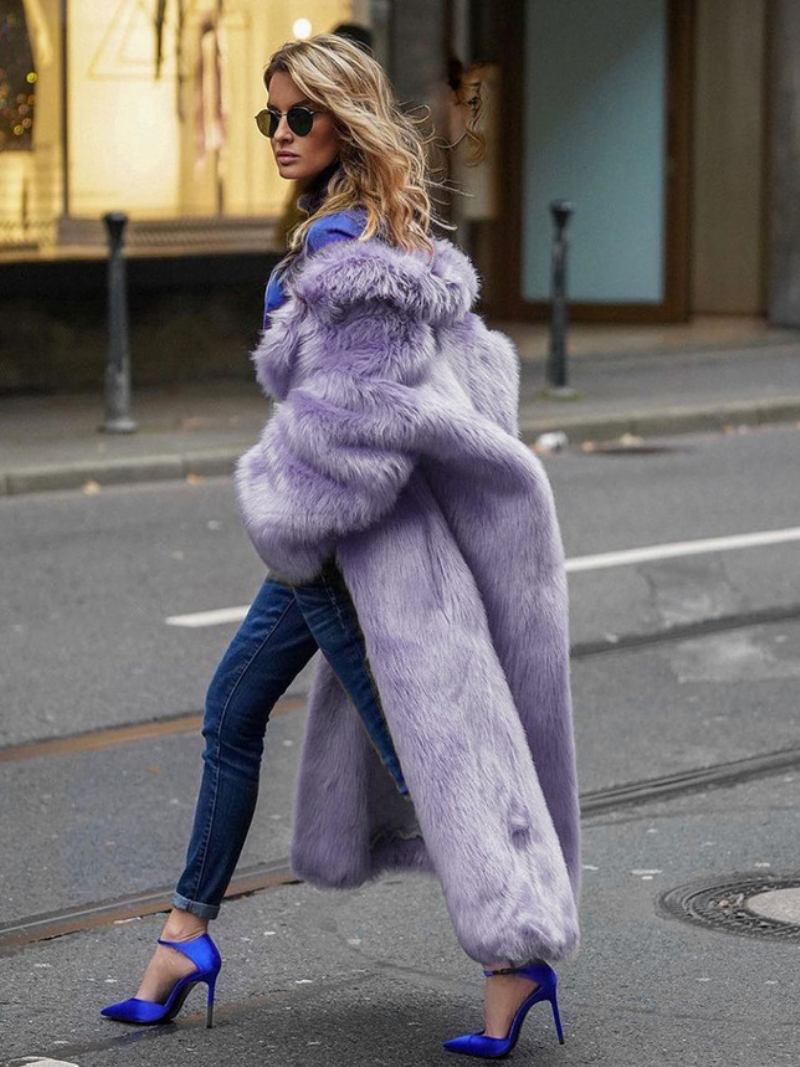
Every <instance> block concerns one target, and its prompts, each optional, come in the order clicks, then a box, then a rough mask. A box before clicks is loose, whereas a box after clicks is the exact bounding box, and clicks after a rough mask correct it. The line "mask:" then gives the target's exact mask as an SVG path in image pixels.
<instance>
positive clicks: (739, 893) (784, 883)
mask: <svg viewBox="0 0 800 1067" xmlns="http://www.w3.org/2000/svg"><path fill="white" fill-rule="evenodd" d="M799 889H800V872H795V873H789V874H782V875H778V874H764V873H757V872H756V873H752V874H735V875H733V876H732V877H731V878H730V879H728V880H725V881H721V880H720V878H719V876H717V877H716V878H704V879H702V880H700V881H697V882H691V883H689V884H688V885H682V886H677V887H676V888H675V889H670V890H668V891H667V892H666V893H664V894H662V896H661V897H660V898H659V905H660V907H661V910H662V912H663V913H665V914H667V915H670V916H672V917H673V918H675V919H683V920H684V921H687V922H692V923H699V924H700V925H701V926H710V927H713V929H715V930H722V931H723V932H725V933H729V934H742V935H744V936H745V937H766V938H769V939H770V940H777V941H800V893H799V892H798V890H799Z"/></svg>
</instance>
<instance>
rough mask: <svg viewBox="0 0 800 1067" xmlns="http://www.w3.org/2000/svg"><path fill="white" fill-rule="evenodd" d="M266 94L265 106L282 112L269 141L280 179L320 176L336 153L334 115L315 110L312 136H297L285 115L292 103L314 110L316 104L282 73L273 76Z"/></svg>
mask: <svg viewBox="0 0 800 1067" xmlns="http://www.w3.org/2000/svg"><path fill="white" fill-rule="evenodd" d="M268 91H269V98H268V100H267V107H269V108H271V109H273V110H275V111H280V112H283V114H282V115H281V120H280V123H279V125H278V128H277V130H276V131H275V136H274V137H273V138H272V154H273V155H274V156H275V161H276V162H277V164H278V172H279V173H280V176H281V177H282V178H292V179H294V178H311V177H313V176H314V175H315V174H319V172H320V171H321V170H324V169H325V167H327V166H328V165H329V164H330V163H333V161H334V159H336V157H337V155H338V154H339V135H338V133H337V132H336V128H335V125H334V120H333V116H332V115H330V114H329V113H328V112H327V111H318V112H317V113H316V114H315V115H314V124H313V126H312V127H311V133H308V134H306V135H305V136H304V137H300V136H298V135H297V134H296V133H292V131H291V130H290V129H289V123H288V122H287V121H286V112H287V111H288V110H289V108H290V107H293V106H294V105H295V104H307V105H308V106H309V107H311V108H315V109H316V108H317V106H318V105H317V104H314V103H312V101H310V100H308V99H307V97H305V96H304V95H303V93H302V92H301V91H300V90H299V89H298V88H297V86H296V85H295V83H294V82H293V81H292V79H291V78H290V77H289V75H288V74H286V73H285V72H283V71H278V72H277V73H275V74H273V75H272V77H271V78H270V81H269V90H268Z"/></svg>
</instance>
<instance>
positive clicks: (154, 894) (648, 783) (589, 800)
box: [0, 745, 800, 957]
mask: <svg viewBox="0 0 800 1067" xmlns="http://www.w3.org/2000/svg"><path fill="white" fill-rule="evenodd" d="M798 767H800V745H796V746H793V747H791V748H785V749H779V750H777V751H774V752H765V753H760V754H758V755H755V756H748V757H745V758H743V759H737V760H728V761H726V762H721V763H716V764H711V765H710V766H707V767H696V768H692V769H690V770H686V771H679V772H675V773H673V774H667V775H661V776H659V777H657V778H644V779H641V780H639V781H636V782H626V783H623V784H621V785H613V786H609V787H607V788H605V789H597V790H592V791H590V792H585V793H582V794H581V796H580V810H581V818H583V819H586V818H589V817H591V816H593V815H599V814H605V813H608V812H609V811H614V810H618V809H621V808H626V807H629V806H632V805H639V804H645V803H649V802H651V801H653V800H671V799H675V798H676V797H678V796H684V795H686V794H689V793H694V792H698V791H702V790H706V789H709V788H720V787H730V786H733V785H738V784H739V783H741V782H744V781H747V780H749V779H752V778H762V777H767V776H769V775H772V774H779V773H781V772H782V771H785V770H789V769H794V768H798ZM301 883H302V879H300V878H298V877H297V876H296V875H295V874H294V872H293V871H292V869H291V867H290V865H289V861H288V859H279V860H273V861H271V862H266V863H258V864H254V865H253V866H251V867H248V868H246V869H245V870H243V871H241V872H239V873H238V874H236V875H234V877H233V879H232V880H231V883H230V885H229V886H228V891H227V892H226V894H225V899H226V900H232V899H235V898H237V897H241V896H246V895H247V894H248V893H255V892H259V891H263V890H268V889H275V888H278V887H280V886H284V885H292V884H301ZM172 889H173V887H172V886H163V887H159V888H155V889H150V890H145V891H143V892H139V893H136V894H133V895H131V896H126V897H122V898H116V899H114V900H108V901H100V902H96V903H88V904H81V905H77V906H76V907H73V908H65V909H62V910H61V911H54V912H47V913H44V914H39V915H30V916H27V917H25V918H22V919H18V920H15V921H13V922H11V923H5V924H0V957H2V956H8V955H13V954H15V953H16V952H17V951H19V950H20V949H21V948H23V947H24V946H26V945H29V944H32V943H34V942H36V941H45V940H48V939H50V938H53V937H63V936H64V935H65V934H72V933H78V932H79V931H83V930H91V929H95V928H97V927H101V926H108V925H111V924H113V923H119V922H126V921H129V920H131V919H136V918H140V917H142V916H144V915H154V914H156V913H157V912H161V911H167V910H168V909H169V906H170V905H169V896H170V894H171V892H172Z"/></svg>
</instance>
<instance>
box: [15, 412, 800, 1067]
mask: <svg viewBox="0 0 800 1067" xmlns="http://www.w3.org/2000/svg"><path fill="white" fill-rule="evenodd" d="M659 443H662V444H664V446H665V448H664V450H663V451H657V452H653V453H650V454H636V453H632V454H625V455H620V454H616V455H613V454H600V453H586V452H582V451H580V450H579V449H574V450H573V449H570V450H568V451H566V452H564V453H561V454H557V455H552V456H548V457H546V458H545V460H544V462H545V465H546V467H547V470H548V472H549V474H550V477H551V480H552V484H553V488H554V492H555V496H556V503H557V506H558V511H559V516H560V520H561V527H562V533H563V537H564V542H565V548H566V553H567V557H568V566H569V567H570V577H569V582H570V620H571V638H572V646H573V661H572V664H573V665H572V672H573V673H572V678H573V698H574V706H575V723H576V734H577V744H578V756H579V778H580V784H581V791H582V794H583V795H584V796H586V797H587V798H588V797H590V796H596V795H599V794H602V793H604V791H605V794H606V800H607V801H608V805H607V807H606V808H605V809H604V810H603V811H602V812H601V811H599V810H594V809H592V808H591V805H588V804H587V809H586V815H585V820H584V827H585V830H584V835H585V836H584V863H585V865H586V867H585V872H584V878H585V881H584V885H585V889H584V896H583V901H582V916H583V926H584V932H583V942H582V948H581V950H580V952H579V954H578V955H577V956H576V957H575V959H574V960H573V961H570V962H569V963H567V964H565V965H563V969H561V970H560V973H561V974H562V986H561V989H562V994H561V1009H562V1017H563V1018H564V1023H565V1028H566V1031H567V1043H566V1044H565V1045H564V1046H559V1045H558V1044H557V1043H556V1041H555V1036H554V1032H553V1031H552V1020H551V1019H549V1018H548V1017H547V1016H546V1014H545V1009H544V1007H542V1008H539V1007H537V1008H534V1010H533V1012H532V1013H531V1016H530V1017H529V1020H528V1022H527V1023H526V1026H525V1028H524V1030H523V1036H522V1038H521V1040H520V1044H519V1045H518V1047H517V1051H516V1052H515V1056H516V1057H517V1059H518V1060H523V1061H524V1060H525V1059H526V1058H527V1057H528V1055H529V1054H531V1053H535V1054H536V1062H537V1063H539V1064H603V1065H605V1064H608V1065H609V1067H610V1065H614V1067H623V1065H627V1064H631V1065H633V1064H636V1067H640V1065H646V1064H654V1065H655V1064H658V1065H662V1064H670V1065H671V1064H673V1063H674V1064H678V1063H680V1064H694V1063H697V1064H701V1063H702V1064H704V1065H714V1064H717V1063H719V1064H733V1065H742V1067H771V1065H773V1064H782V1063H787V1064H789V1063H796V1062H797V1053H796V1049H797V1048H798V1047H800V1033H798V1030H800V1025H799V1024H798V1021H797V1013H796V1004H797V999H798V992H800V990H799V989H798V985H800V983H799V982H798V968H797V953H796V949H797V941H796V940H795V941H794V943H793V942H792V941H791V940H790V939H786V940H784V941H778V940H775V939H773V940H772V941H769V942H768V941H767V940H765V939H764V938H760V939H759V938H746V937H741V936H739V937H734V936H731V935H729V934H725V933H720V932H717V931H716V930H713V929H709V930H706V929H698V928H697V927H696V926H693V925H690V924H689V923H685V922H680V921H677V920H675V919H674V918H670V917H668V916H666V915H664V914H663V912H662V910H661V908H660V905H659V897H660V894H662V893H663V892H664V891H666V890H667V889H670V888H674V887H676V886H680V885H682V884H685V883H689V882H691V881H693V880H695V879H699V878H704V877H712V876H719V878H720V879H721V880H723V881H724V879H725V878H728V877H732V876H733V874H734V873H736V872H738V873H741V872H743V871H751V872H752V871H764V872H791V871H794V870H795V868H800V861H799V860H798V856H797V833H796V816H795V812H796V805H797V801H798V793H800V755H799V756H798V759H797V761H796V762H797V772H796V773H794V772H793V769H792V768H791V767H790V768H789V769H786V768H784V770H783V771H780V772H776V771H775V770H774V768H773V769H772V770H771V771H769V773H767V772H764V773H758V774H751V775H750V776H746V775H740V776H739V778H738V779H737V777H736V775H735V774H729V776H728V779H727V780H726V781H724V782H723V783H722V784H718V785H716V786H712V787H710V788H709V789H707V790H698V788H697V785H696V783H695V785H694V786H693V787H687V788H686V789H683V790H682V789H680V788H678V789H675V790H674V791H673V792H672V793H671V794H669V795H668V796H666V797H663V796H662V797H660V798H659V797H657V796H655V795H651V796H647V795H645V796H644V797H643V799H641V800H640V802H639V803H637V804H635V805H630V804H625V803H619V804H617V806H615V802H614V796H616V794H615V793H614V790H615V789H616V788H617V787H620V786H623V785H625V784H627V783H635V782H641V781H644V782H654V781H663V780H664V778H665V776H670V775H676V774H680V773H682V772H693V771H698V770H701V769H703V768H709V769H711V770H712V772H714V769H715V768H719V767H720V766H722V765H727V764H730V763H731V761H736V760H742V759H746V758H747V757H753V756H758V755H762V754H768V753H773V752H775V751H776V750H784V749H785V750H790V749H792V748H793V747H794V746H800V738H799V737H798V728H797V723H798V716H797V693H798V678H799V677H800V577H799V575H800V568H798V563H797V561H798V553H799V552H800V544H799V543H798V540H797V537H796V536H795V537H794V538H793V539H791V538H790V537H788V535H787V539H786V540H785V541H783V542H778V543H775V544H770V545H759V544H750V545H745V546H744V547H724V546H723V547H720V548H717V549H716V550H708V549H707V548H703V546H700V545H693V544H692V543H693V542H698V541H701V540H702V539H708V538H728V537H731V536H733V535H752V534H757V533H759V532H762V531H783V530H796V529H797V527H798V526H800V521H799V520H798V499H800V493H798V476H797V470H798V451H799V446H800V429H798V428H797V427H792V426H778V427H764V428H758V429H755V428H754V429H749V430H747V431H746V432H742V433H737V434H707V435H685V436H679V437H674V438H661V439H659ZM0 530H2V544H3V553H2V561H0V568H1V569H2V575H1V580H0V587H2V590H3V597H2V605H0V635H1V638H2V639H0V682H1V683H2V687H1V690H0V692H1V693H2V695H1V696H0V701H1V702H2V703H1V704H0V707H1V708H2V716H1V717H0V745H4V746H6V756H8V757H9V758H8V759H7V760H6V762H4V763H3V764H2V766H1V767H0V805H2V810H3V812H4V817H3V819H2V824H1V829H0V835H1V836H2V841H0V900H2V907H3V910H2V915H0V924H3V926H4V927H5V928H6V929H8V927H9V926H10V925H12V924H16V923H24V922H25V921H26V920H28V919H30V918H31V917H33V916H39V915H43V914H50V913H52V914H53V915H58V914H61V913H62V912H63V911H64V910H65V909H69V908H75V907H79V906H85V907H86V908H91V907H92V906H93V905H96V904H97V903H100V902H105V901H108V900H111V899H115V898H119V897H124V896H125V895H132V894H135V893H138V892H142V893H144V892H146V891H147V890H151V889H153V888H157V887H163V886H166V885H170V884H171V883H172V882H174V880H175V879H176V877H177V875H178V873H179V871H180V868H181V865H182V861H183V856H184V850H185V846H186V842H187V840H188V833H189V827H190V825H191V818H192V814H193V807H194V799H195V794H196V787H197V783H198V782H199V775H200V752H201V741H202V739H201V737H200V736H199V732H197V731H186V730H183V731H181V732H175V733H172V734H165V735H163V736H161V737H158V738H149V739H148V738H137V737H136V736H135V734H132V735H131V736H130V737H128V738H126V739H123V740H120V741H119V743H115V744H112V745H109V746H108V747H105V748H101V749H100V750H96V749H94V748H92V747H91V746H89V745H83V746H81V744H80V743H78V744H77V745H76V746H75V747H74V749H73V750H71V751H67V752H65V753H62V754H58V755H53V754H46V753H42V754H38V755H37V754H33V755H32V756H31V753H28V754H27V756H26V758H22V755H23V753H22V750H21V749H14V748H10V747H8V746H19V745H21V744H22V743H24V742H29V741H37V740H41V739H47V738H52V737H63V738H65V739H68V738H70V737H72V736H73V735H81V734H87V732H88V733H90V732H92V731H97V730H102V729H104V728H107V727H117V726H124V725H128V724H137V723H147V722H149V721H151V720H164V719H168V718H170V717H175V716H179V715H181V714H184V713H192V712H194V713H197V714H199V713H200V712H201V710H202V706H203V699H204V695H205V688H206V686H207V684H208V681H209V679H210V677H211V674H212V672H213V669H214V667H215V665H216V662H217V660H218V658H219V657H220V655H221V654H222V652H223V651H224V648H225V646H226V644H227V642H228V640H229V639H230V637H231V636H232V634H233V632H234V630H235V627H236V622H235V621H230V622H227V623H223V624H217V625H211V626H200V627H186V626H175V625H170V624H169V623H168V622H167V621H166V620H167V619H169V618H171V617H174V616H176V615H177V616H180V615H186V614H193V613H198V612H205V611H209V610H213V609H219V608H231V607H242V608H243V607H244V606H246V605H247V603H248V602H249V600H250V599H251V598H252V596H253V594H254V593H255V591H256V589H257V588H258V585H259V584H260V582H261V580H262V577H263V567H262V565H261V563H260V561H259V560H258V559H257V557H256V556H255V554H254V553H253V551H252V549H251V547H250V545H249V543H248V542H247V539H246V537H245V535H244V532H243V531H242V529H241V527H240V525H239V521H238V518H237V515H236V511H235V507H234V498H233V488H232V484H231V482H230V480H229V479H208V480H206V481H202V482H200V483H198V484H180V483H174V482H173V483H151V484H147V485H144V486H140V487H120V488H110V489H104V490H102V491H101V492H100V493H97V494H95V495H84V494H83V493H81V492H53V493H47V494H41V495H36V496H27V497H18V498H14V497H9V498H5V499H2V500H0ZM645 546H673V547H672V548H671V549H661V550H659V551H656V552H655V553H654V556H655V558H652V559H647V560H645V561H636V560H635V559H625V558H623V559H622V560H618V561H616V562H615V563H614V565H609V562H610V561H609V559H608V558H607V556H606V555H605V554H607V553H611V552H619V551H625V550H635V549H639V548H642V547H645ZM674 546H683V547H681V548H680V549H679V550H678V549H676V548H675V547H674ZM678 552H680V553H681V554H678ZM589 557H594V558H593V559H592V558H589ZM597 557H599V558H597ZM312 667H313V662H312V664H310V665H309V667H308V668H306V670H305V671H304V672H303V673H302V674H301V675H300V676H298V678H297V679H296V681H295V683H294V686H293V687H292V690H291V693H292V694H293V695H297V696H302V694H303V692H304V691H305V688H306V686H307V684H308V680H309V676H310V670H311V669H312ZM303 725H304V711H303V709H302V705H301V704H297V705H296V706H295V707H294V708H287V709H286V710H285V711H283V712H282V713H280V714H278V713H276V714H274V716H273V719H272V721H271V722H270V723H269V725H268V729H267V738H266V754H265V762H264V769H263V774H262V787H261V794H260V798H259V806H258V811H257V813H256V817H255V819H254V823H253V827H252V830H251V834H250V837H249V839H248V843H247V846H246V849H245V852H244V854H243V855H242V859H241V863H240V869H244V868H246V867H248V866H249V865H253V864H258V863H263V862H269V861H275V862H278V863H279V862H280V861H281V860H284V859H285V857H286V856H287V854H288V842H289V832H290V816H291V797H292V786H293V780H294V771H295V767H296V760H297V757H298V753H299V745H300V741H301V738H302V731H303ZM15 752H16V753H18V758H17V756H15ZM714 773H716V772H714ZM609 796H610V797H611V800H608V797H609ZM637 872H638V873H637ZM642 872H644V873H642ZM799 918H800V917H799ZM162 921H163V915H159V914H150V915H146V916H145V917H143V918H141V919H134V920H133V921H130V922H127V923H123V924H113V923H109V924H107V925H104V926H98V927H96V928H92V929H86V930H84V931H81V932H76V933H71V934H69V935H66V936H61V937H56V938H53V939H51V940H42V941H32V942H31V943H29V944H27V945H25V946H23V947H21V948H16V949H13V950H11V949H9V950H6V951H5V952H3V950H2V948H0V955H1V956H2V958H0V1063H9V1064H10V1063H16V1062H21V1059H20V1058H21V1057H24V1056H41V1057H42V1058H44V1057H47V1056H49V1057H51V1058H52V1059H55V1060H60V1061H64V1062H68V1063H77V1064H79V1065H80V1067H89V1065H95V1064H97V1065H100V1064H103V1065H105V1064H115V1063H117V1062H120V1063H122V1062H124V1063H126V1064H128V1063H131V1064H139V1063H142V1064H149V1063H159V1064H163V1063H166V1064H170V1065H175V1067H182V1065H183V1064H187V1065H188V1064H190V1063H192V1064H194V1063H197V1064H205V1063H208V1064H217V1063H218V1062H219V1061H220V1060H221V1059H222V1057H223V1056H225V1057H226V1058H229V1059H231V1060H232V1061H235V1062H237V1063H241V1064H244V1065H247V1067H249V1065H250V1064H253V1065H255V1064H262V1063H273V1062H274V1063H276V1064H277V1063H280V1064H295V1063H297V1064H300V1063H303V1064H305V1063H308V1062H316V1061H317V1060H319V1061H321V1060H322V1059H323V1058H324V1059H325V1061H326V1063H327V1064H345V1063H347V1064H351V1063H353V1064H412V1063H415V1064H416V1063H421V1064H429V1063H440V1062H441V1063H444V1062H448V1060H449V1059H450V1057H448V1055H447V1053H445V1052H444V1051H443V1050H441V1048H440V1044H439V1042H440V1041H441V1040H442V1039H443V1038H444V1037H447V1036H451V1035H452V1034H454V1033H458V1032H460V1031H461V1030H464V1029H467V1028H474V1029H479V1028H480V1025H481V1023H480V981H481V979H480V975H479V970H478V969H477V967H476V965H475V963H474V961H471V960H469V959H467V958H466V957H465V956H464V955H463V953H462V952H461V950H460V948H459V947H458V945H457V943H456V942H455V939H454V937H453V934H452V931H451V929H450V926H449V922H448V920H447V916H446V912H445V909H444V905H443V902H442V900H441V896H440V893H439V890H438V887H437V884H436V883H435V882H434V881H431V880H428V879H426V878H425V877H408V878H402V879H386V880H384V881H381V882H378V883H375V884H373V885H371V886H365V887H363V888H362V889H360V890H358V891H354V892H351V893H323V892H320V891H318V890H316V889H314V888H313V887H310V886H307V885H302V884H300V885H285V886H282V887H279V888H273V889H269V890H265V891H262V892H257V893H255V894H252V895H249V896H244V897H239V898H237V899H235V900H231V901H229V902H226V903H225V905H224V906H223V914H222V916H221V919H220V921H218V922H217V923H216V924H213V925H212V933H213V935H214V936H215V938H216V939H217V940H218V943H219V944H220V947H221V950H222V954H223V957H224V959H225V966H224V969H223V972H222V974H221V976H220V981H219V984H218V987H217V988H218V992H217V996H218V1008H217V1012H216V1016H215V1017H216V1026H215V1029H214V1030H212V1031H207V1030H205V1029H203V1020H202V1015H201V1012H200V1009H201V1007H202V1003H203V1000H202V994H201V993H200V992H198V991H195V992H193V993H192V994H191V995H190V1000H189V1001H188V1002H187V1006H186V1008H184V1010H183V1012H182V1013H181V1014H180V1015H179V1017H178V1022H177V1023H176V1024H171V1025H168V1026H166V1027H164V1028H152V1029H150V1028H141V1029H140V1028H128V1027H121V1026H119V1025H118V1024H114V1023H112V1022H110V1021H108V1020H105V1019H103V1018H101V1017H100V1016H99V1014H98V1009H99V1007H100V1006H102V1005H103V1004H104V1003H109V1002H110V1001H111V1000H118V999H122V998H123V997H125V996H129V995H132V993H133V991H134V990H135V987H136V985H137V984H138V977H139V974H140V972H141V969H142V967H143V966H144V963H145V962H146V960H147V958H148V956H149V954H150V951H151V949H152V944H153V942H154V939H155V937H156V936H157V934H158V931H159V929H160V925H161V922H162ZM270 931H272V932H270ZM2 934H3V927H2V926H0V945H1V944H2ZM537 1012H540V1013H541V1014H540V1015H538V1016H537Z"/></svg>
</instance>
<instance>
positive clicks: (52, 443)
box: [0, 327, 800, 495]
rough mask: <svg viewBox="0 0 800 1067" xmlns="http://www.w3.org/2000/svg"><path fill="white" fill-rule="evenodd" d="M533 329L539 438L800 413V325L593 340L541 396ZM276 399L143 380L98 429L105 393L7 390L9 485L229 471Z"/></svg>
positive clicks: (5, 489) (531, 428)
mask: <svg viewBox="0 0 800 1067" xmlns="http://www.w3.org/2000/svg"><path fill="white" fill-rule="evenodd" d="M501 328H503V327H501ZM504 329H505V328H504ZM524 331H525V328H524V327H523V328H521V331H520V332H519V334H518V335H517V336H515V340H516V341H517V344H518V346H519V351H520V355H521V372H520V378H521V380H520V427H521V430H522V436H523V438H524V440H525V441H526V442H528V443H530V444H533V442H534V441H535V440H536V438H537V436H538V435H539V434H541V433H544V432H546V431H552V430H563V431H564V432H566V434H567V435H568V437H569V440H570V441H571V442H573V443H575V442H581V441H587V440H609V439H612V438H616V437H619V436H620V435H622V434H625V433H629V434H635V435H640V436H649V435H654V434H673V433H682V432H687V431H696V430H721V429H723V428H724V427H725V426H728V425H737V424H759V423H766V422H785V421H794V420H800V332H795V333H794V334H792V332H790V331H782V333H781V334H780V335H779V336H775V335H767V336H765V337H764V339H763V340H762V341H761V342H757V343H753V344H751V345H749V346H743V347H735V348H726V347H716V346H713V347H711V346H703V347H701V348H696V349H672V350H669V351H659V350H656V351H650V352H647V353H642V352H641V350H639V351H623V352H617V353H614V352H601V351H592V350H591V348H584V350H583V351H580V352H579V353H577V354H574V355H572V356H571V358H570V366H569V382H570V385H572V386H573V387H574V388H575V389H576V390H577V391H578V396H577V397H576V398H575V399H570V400H555V399H552V398H546V397H544V396H543V395H542V389H543V386H544V360H543V358H542V345H541V343H540V340H541V339H539V340H538V341H537V342H536V343H535V344H532V343H531V344H529V343H528V337H529V336H530V335H526V334H525V332H524ZM508 332H509V334H516V333H517V331H516V330H512V328H511V327H509V328H508ZM269 410H270V408H269V404H268V402H267V400H266V399H265V398H264V397H263V395H262V394H261V392H260V390H259V388H258V385H257V384H256V382H255V381H254V380H251V381H241V382H240V381H208V382H204V383H202V384H199V385H198V384H192V385H181V386H161V387H159V388H157V389H154V388H150V389H143V388H142V389H134V395H133V402H132V415H133V417H134V418H135V419H136V421H137V423H138V427H139V428H138V431H137V432H136V433H133V434H106V433H103V432H99V431H98V426H99V425H100V424H101V423H102V419H103V398H102V395H100V393H99V392H98V394H97V395H87V394H75V395H68V394H65V395H58V396H20V397H2V398H0V495H2V494H10V493H25V492H36V491H41V490H47V489H69V488H80V487H82V486H85V485H86V483H93V482H94V483H97V484H99V485H112V484H116V483H122V482H140V481H150V480H154V479H163V478H186V477H192V476H204V475H206V476H210V475H224V474H229V473H230V472H231V470H232V466H233V462H234V460H235V459H236V457H238V456H239V455H240V454H241V453H242V452H243V451H244V450H245V449H246V448H247V447H249V446H250V445H251V444H253V443H254V442H255V440H256V438H257V436H258V433H259V431H260V429H261V427H262V425H263V423H264V421H265V419H266V418H267V417H268V415H269Z"/></svg>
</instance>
